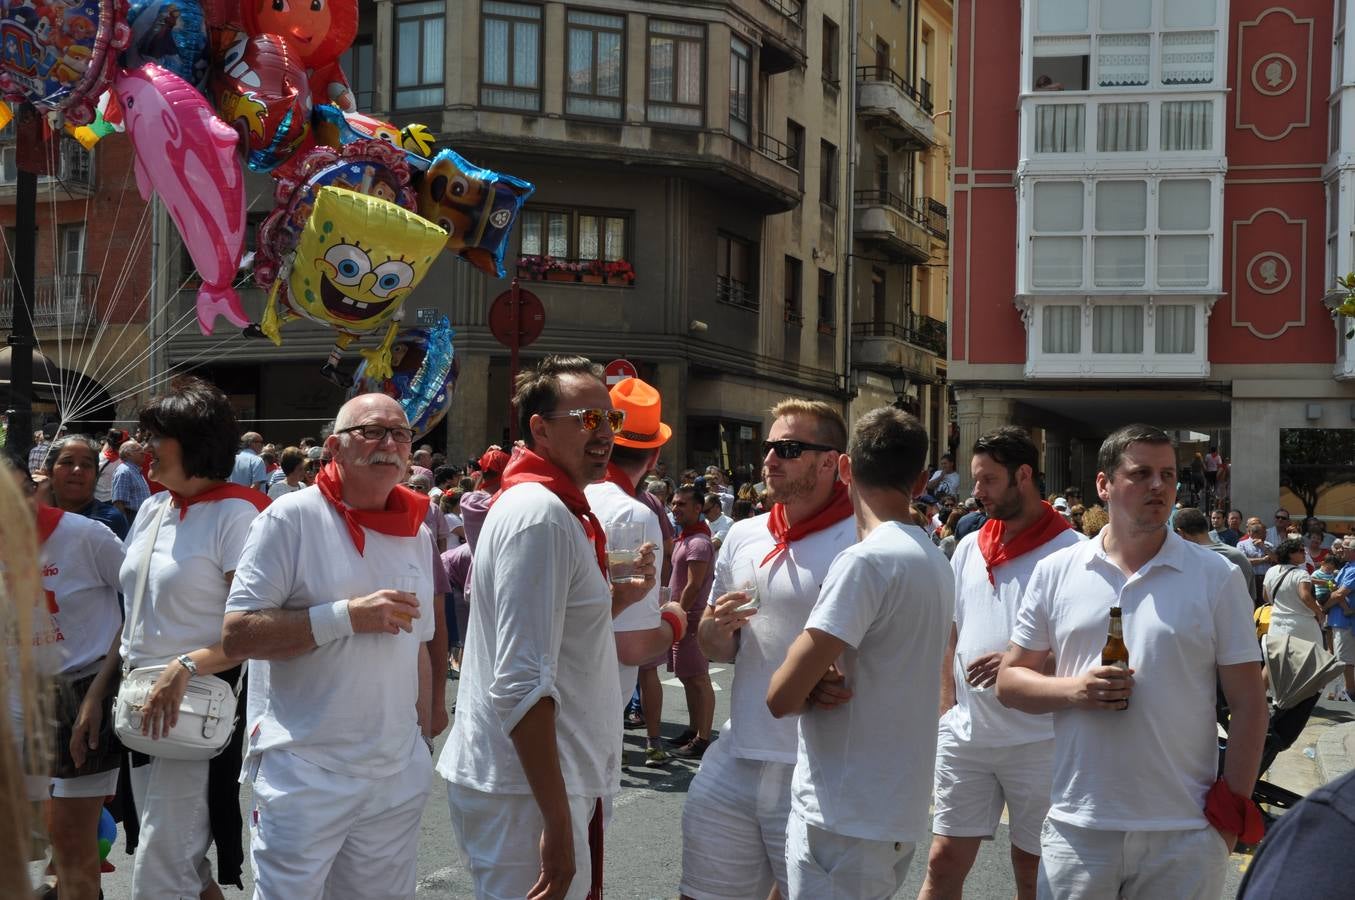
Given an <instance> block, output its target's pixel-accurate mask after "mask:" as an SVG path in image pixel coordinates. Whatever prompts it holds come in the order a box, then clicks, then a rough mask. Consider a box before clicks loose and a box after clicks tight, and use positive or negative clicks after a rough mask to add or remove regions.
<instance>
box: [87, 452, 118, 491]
mask: <svg viewBox="0 0 1355 900" xmlns="http://www.w3.org/2000/svg"><path fill="white" fill-rule="evenodd" d="M121 465H122V460H121V459H112V460H109V459H104V456H103V453H102V452H100V453H99V475H98V477H97V478H96V479H95V480H94V499H95V500H101V501H103V502H104V503H112V502H113V476H114V475H116V474H117V472H118V468H119V467H120V466H121Z"/></svg>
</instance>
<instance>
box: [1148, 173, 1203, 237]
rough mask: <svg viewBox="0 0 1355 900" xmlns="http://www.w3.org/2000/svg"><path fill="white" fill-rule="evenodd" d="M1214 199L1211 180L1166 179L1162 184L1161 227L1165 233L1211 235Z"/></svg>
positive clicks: (1158, 212)
mask: <svg viewBox="0 0 1355 900" xmlns="http://www.w3.org/2000/svg"><path fill="white" fill-rule="evenodd" d="M1212 195H1213V187H1212V186H1211V184H1210V182H1209V180H1208V179H1207V178H1164V179H1163V180H1162V181H1161V182H1159V184H1158V196H1157V227H1158V228H1160V229H1162V230H1163V231H1208V230H1209V223H1210V220H1211V218H1212V210H1211V206H1212V204H1211V202H1210V200H1211V197H1212Z"/></svg>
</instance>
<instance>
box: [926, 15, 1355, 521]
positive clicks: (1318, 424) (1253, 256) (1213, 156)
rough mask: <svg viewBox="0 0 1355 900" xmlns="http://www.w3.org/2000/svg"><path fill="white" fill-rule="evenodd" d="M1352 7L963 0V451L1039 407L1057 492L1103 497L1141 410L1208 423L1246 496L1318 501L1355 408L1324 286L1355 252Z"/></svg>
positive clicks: (1266, 507) (1201, 431) (959, 328)
mask: <svg viewBox="0 0 1355 900" xmlns="http://www.w3.org/2000/svg"><path fill="white" fill-rule="evenodd" d="M1349 5H1350V3H1349V2H1347V0H1338V2H1335V3H1333V2H1331V0H1294V2H1288V3H1283V4H1273V3H1269V2H1260V0H1232V2H1229V0H1113V2H1112V0H1028V2H1025V3H1022V4H1015V3H988V2H980V0H961V2H959V3H957V4H956V55H957V71H956V104H955V106H956V112H955V118H956V122H955V135H956V148H955V184H954V201H953V216H952V240H953V242H954V255H953V259H954V270H953V285H954V289H953V295H954V302H953V310H952V313H953V314H952V318H951V331H950V335H949V341H950V364H949V372H948V375H949V378H950V381H951V383H952V384H953V385H954V388H955V393H956V396H957V400H958V418H959V427H960V434H961V448H962V450H963V449H964V448H967V447H968V446H970V445H971V444H972V442H973V440H974V438H975V437H976V436H977V435H978V434H979V433H980V432H981V431H983V430H985V429H987V428H990V427H993V426H995V425H999V424H1004V423H1007V422H1013V421H1015V422H1020V423H1023V424H1026V425H1028V426H1030V427H1031V428H1032V429H1033V430H1034V431H1035V432H1036V434H1037V435H1039V436H1040V438H1041V439H1042V440H1043V443H1044V448H1045V472H1046V478H1047V483H1048V486H1049V488H1050V489H1051V490H1052V491H1058V490H1061V489H1063V488H1064V487H1066V486H1069V485H1077V486H1079V487H1081V488H1082V489H1083V492H1084V495H1089V491H1090V489H1091V485H1092V482H1093V480H1094V477H1095V452H1096V448H1097V446H1098V445H1099V442H1100V440H1101V439H1102V438H1103V437H1104V435H1105V434H1106V433H1107V432H1108V431H1110V430H1112V429H1113V428H1115V427H1116V426H1118V425H1121V424H1125V423H1127V422H1129V421H1133V420H1143V421H1148V422H1152V423H1155V424H1158V425H1160V426H1163V427H1167V428H1172V429H1177V430H1179V431H1180V432H1181V434H1182V435H1183V436H1185V437H1187V438H1191V437H1194V438H1197V439H1203V440H1200V441H1199V443H1198V444H1196V445H1195V446H1194V447H1188V448H1187V452H1186V453H1185V454H1183V462H1184V461H1185V460H1188V459H1189V451H1190V450H1193V449H1203V447H1204V446H1205V445H1206V444H1207V443H1217V444H1220V445H1221V447H1222V448H1223V452H1224V455H1225V456H1228V457H1230V458H1231V460H1232V465H1233V477H1232V480H1231V482H1232V502H1233V505H1235V506H1238V507H1240V508H1242V509H1244V510H1247V511H1248V512H1251V513H1261V514H1264V515H1269V512H1270V510H1271V509H1272V508H1274V507H1275V506H1276V505H1277V504H1279V503H1282V502H1283V503H1287V504H1294V503H1296V501H1297V500H1298V499H1300V498H1298V497H1296V496H1295V494H1294V493H1291V492H1290V490H1289V488H1290V487H1291V486H1295V487H1296V486H1297V485H1298V484H1299V482H1300V481H1301V480H1302V479H1303V478H1304V477H1306V475H1305V472H1308V468H1309V467H1311V466H1314V465H1318V464H1319V463H1321V462H1322V460H1320V459H1317V458H1316V457H1313V458H1309V457H1310V456H1311V455H1312V454H1311V452H1310V450H1305V449H1303V448H1304V447H1305V446H1307V447H1311V446H1312V445H1313V444H1314V441H1313V440H1311V439H1312V438H1313V437H1314V436H1319V437H1320V436H1321V435H1323V434H1330V435H1332V436H1333V439H1335V438H1342V437H1344V436H1348V435H1349V434H1350V429H1351V428H1352V424H1353V423H1355V404H1353V403H1352V401H1355V385H1352V383H1351V380H1352V377H1355V371H1353V370H1352V366H1351V364H1350V363H1349V360H1350V356H1351V355H1350V351H1349V347H1348V343H1349V341H1348V340H1347V339H1346V338H1345V331H1346V330H1347V329H1348V327H1349V326H1348V325H1346V324H1345V323H1341V324H1340V325H1339V326H1338V325H1337V324H1334V323H1333V322H1332V319H1331V316H1330V315H1329V313H1328V311H1327V309H1326V307H1324V305H1323V303H1322V298H1323V295H1324V293H1325V292H1326V291H1327V290H1328V289H1329V287H1330V286H1331V284H1332V281H1333V279H1334V276H1335V274H1336V273H1337V272H1346V271H1349V270H1350V269H1351V268H1352V267H1355V266H1353V265H1352V263H1353V262H1355V260H1353V259H1352V234H1355V191H1353V190H1352V189H1353V188H1355V184H1353V183H1352V181H1351V176H1352V167H1355V163H1353V162H1352V160H1355V122H1352V121H1351V119H1352V117H1351V116H1348V115H1343V114H1342V109H1343V107H1345V108H1347V109H1349V108H1350V106H1351V103H1352V97H1351V95H1350V91H1351V88H1352V87H1355V75H1352V71H1353V68H1352V62H1351V60H1350V59H1349V52H1350V51H1349V48H1347V47H1346V45H1345V40H1344V34H1345V22H1346V21H1347V20H1348V17H1349V13H1350V10H1349V9H1348V8H1347V7H1348V6H1349ZM1320 430H1325V431H1320ZM1316 443H1317V444H1319V445H1321V444H1323V443H1326V444H1328V445H1332V444H1333V442H1332V441H1323V440H1318V441H1317V442H1316ZM1318 455H1319V456H1320V454H1318ZM966 468H967V467H966V466H964V465H962V466H961V471H965V470H966ZM1309 474H1310V473H1309ZM1282 482H1283V484H1282ZM1308 499H1309V500H1312V497H1309V498H1308ZM1324 504H1325V505H1324ZM1307 506H1308V504H1307V503H1298V504H1297V505H1296V506H1291V511H1294V512H1296V513H1299V514H1301V513H1302V512H1304V511H1305V507H1307ZM1338 506H1339V508H1338ZM1345 507H1346V504H1344V503H1342V504H1337V505H1333V503H1332V502H1328V501H1317V502H1316V511H1317V512H1318V514H1320V515H1323V516H1325V517H1329V518H1335V519H1341V518H1346V517H1355V509H1347V508H1345Z"/></svg>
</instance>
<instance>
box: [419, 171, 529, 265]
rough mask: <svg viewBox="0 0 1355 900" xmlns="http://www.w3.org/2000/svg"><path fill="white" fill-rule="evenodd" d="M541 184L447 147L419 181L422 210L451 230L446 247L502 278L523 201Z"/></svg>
mask: <svg viewBox="0 0 1355 900" xmlns="http://www.w3.org/2000/svg"><path fill="white" fill-rule="evenodd" d="M535 190H536V188H535V187H534V186H533V185H532V184H531V183H529V182H526V181H523V180H522V179H521V178H514V177H513V176H512V175H501V174H499V173H498V172H494V171H491V170H489V169H482V168H480V167H479V166H477V165H475V164H474V163H472V162H469V161H468V160H466V159H465V158H464V157H462V156H461V154H459V153H457V152H456V151H455V150H443V151H441V152H440V153H438V155H437V156H435V157H433V164H432V165H430V166H429V167H428V171H427V172H425V173H424V174H423V178H422V180H421V181H420V183H419V212H420V213H421V214H422V215H423V217H424V218H426V219H428V220H429V221H430V222H436V223H437V224H438V225H439V226H441V227H442V228H445V229H446V230H447V234H448V235H449V237H448V239H447V248H448V249H449V250H453V251H455V252H456V253H457V254H459V255H460V256H461V258H462V259H464V260H466V261H467V262H468V263H470V264H471V265H473V266H475V267H476V268H477V269H479V270H480V271H482V272H487V273H489V274H490V275H497V276H498V277H500V278H502V277H503V276H504V271H503V252H504V248H505V247H506V245H507V243H508V236H509V234H511V233H512V230H513V223H514V222H516V221H517V218H518V213H519V212H521V210H522V204H523V203H525V202H526V200H527V198H528V197H530V196H531V195H532V192H533V191H535Z"/></svg>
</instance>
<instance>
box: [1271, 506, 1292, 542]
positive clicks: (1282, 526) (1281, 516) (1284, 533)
mask: <svg viewBox="0 0 1355 900" xmlns="http://www.w3.org/2000/svg"><path fill="white" fill-rule="evenodd" d="M1289 521H1290V516H1289V510H1287V509H1284V508H1283V507H1281V508H1280V509H1277V510H1275V524H1274V525H1272V526H1270V527H1269V528H1267V529H1266V543H1268V544H1270V546H1272V547H1278V546H1280V545H1281V544H1283V543H1284V542H1285V540H1286V539H1287V538H1288V537H1289Z"/></svg>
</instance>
